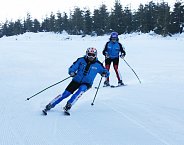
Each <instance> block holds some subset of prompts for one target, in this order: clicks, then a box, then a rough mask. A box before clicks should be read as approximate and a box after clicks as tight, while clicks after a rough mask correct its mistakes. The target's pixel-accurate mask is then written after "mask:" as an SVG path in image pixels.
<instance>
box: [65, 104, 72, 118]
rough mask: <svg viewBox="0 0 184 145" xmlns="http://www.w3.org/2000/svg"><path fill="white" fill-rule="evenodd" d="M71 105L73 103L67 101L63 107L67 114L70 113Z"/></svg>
mask: <svg viewBox="0 0 184 145" xmlns="http://www.w3.org/2000/svg"><path fill="white" fill-rule="evenodd" d="M71 107H72V105H71V104H70V103H67V104H66V105H65V107H63V110H64V114H65V115H68V116H69V115H70V112H69V110H70V109H71Z"/></svg>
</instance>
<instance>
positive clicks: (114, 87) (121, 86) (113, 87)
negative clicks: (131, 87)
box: [111, 84, 127, 88]
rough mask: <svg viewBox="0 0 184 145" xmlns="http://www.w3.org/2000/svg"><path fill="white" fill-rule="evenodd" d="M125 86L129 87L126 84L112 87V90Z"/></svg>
mask: <svg viewBox="0 0 184 145" xmlns="http://www.w3.org/2000/svg"><path fill="white" fill-rule="evenodd" d="M123 86H127V85H126V84H124V85H117V86H115V85H111V88H117V87H123Z"/></svg>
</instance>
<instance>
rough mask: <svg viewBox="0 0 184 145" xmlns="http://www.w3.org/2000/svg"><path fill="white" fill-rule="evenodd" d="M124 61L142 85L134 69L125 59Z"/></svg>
mask: <svg viewBox="0 0 184 145" xmlns="http://www.w3.org/2000/svg"><path fill="white" fill-rule="evenodd" d="M123 60H124V61H125V63H126V64H127V65H128V66H129V67H130V68H131V70H132V71H133V72H134V74H135V75H136V77H137V79H138V80H139V83H140V84H141V81H140V79H139V77H138V75H137V74H136V73H135V71H134V70H133V68H132V67H131V66H130V65H129V64H128V62H127V61H126V60H125V59H124V58H123Z"/></svg>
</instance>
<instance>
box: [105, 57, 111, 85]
mask: <svg viewBox="0 0 184 145" xmlns="http://www.w3.org/2000/svg"><path fill="white" fill-rule="evenodd" d="M111 61H112V60H111V59H110V58H107V59H106V60H105V68H106V69H107V70H108V71H109V70H110V66H111ZM104 85H105V86H109V85H110V84H109V77H107V78H106V80H105V82H104Z"/></svg>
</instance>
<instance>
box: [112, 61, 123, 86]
mask: <svg viewBox="0 0 184 145" xmlns="http://www.w3.org/2000/svg"><path fill="white" fill-rule="evenodd" d="M118 65H119V58H116V59H114V60H113V67H114V70H115V72H116V76H117V79H118V83H119V82H120V81H121V82H122V78H121V74H120V72H119V69H118Z"/></svg>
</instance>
